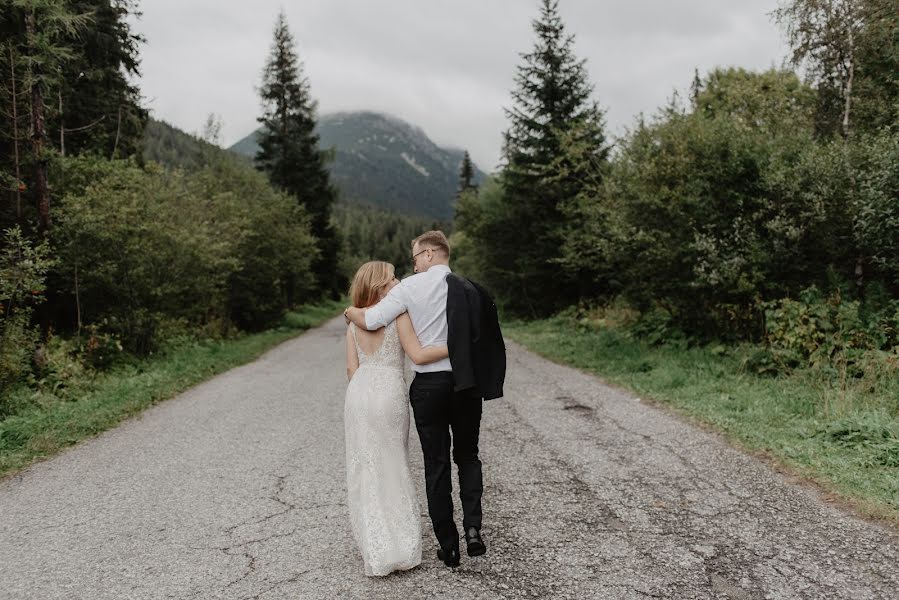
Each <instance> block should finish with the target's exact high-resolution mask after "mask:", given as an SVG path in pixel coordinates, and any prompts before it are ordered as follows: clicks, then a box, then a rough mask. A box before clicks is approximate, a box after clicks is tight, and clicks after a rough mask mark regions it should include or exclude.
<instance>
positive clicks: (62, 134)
mask: <svg viewBox="0 0 899 600" xmlns="http://www.w3.org/2000/svg"><path fill="white" fill-rule="evenodd" d="M57 95H58V96H59V155H60V156H65V155H66V123H65V119H64V118H63V114H62V90H59V91H58V92H57Z"/></svg>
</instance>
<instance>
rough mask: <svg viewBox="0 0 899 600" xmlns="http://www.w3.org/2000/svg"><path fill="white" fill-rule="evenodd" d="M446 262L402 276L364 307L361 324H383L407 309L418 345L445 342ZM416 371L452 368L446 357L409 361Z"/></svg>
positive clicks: (385, 325) (433, 344)
mask: <svg viewBox="0 0 899 600" xmlns="http://www.w3.org/2000/svg"><path fill="white" fill-rule="evenodd" d="M451 272H452V271H450V268H449V267H447V266H446V265H434V266H432V267H431V268H430V269H428V270H427V271H425V272H424V273H417V274H415V275H412V276H411V277H407V278H406V279H403V280H402V281H401V282H400V283H399V284H398V285H396V286H394V288H393V289H392V290H390V291H389V292H388V293H387V295H386V296H384V299H383V300H381V301H380V302H378V303H377V304H376V305H374V306H372V307H370V308H368V309H366V310H365V328H366V329H368V330H369V331H373V330H375V329H380V328H381V327H387V325H388V324H390V323H391V322H392V321H393V320H394V319H396V318H397V317H398V316H400V315H401V314H403V313H404V312H408V313H409V317H410V318H411V319H412V326H413V327H415V333H417V334H418V339H419V341H420V342H421V345H422V346H425V347H426V346H446V332H447V325H446V289H447V284H446V276H447V274H448V273H451ZM412 370H413V371H415V372H416V373H434V372H436V371H452V370H453V368H452V366H451V365H450V361H449V358H444V359H442V360H438V361H437V362H433V363H431V364H428V365H416V364H413V365H412Z"/></svg>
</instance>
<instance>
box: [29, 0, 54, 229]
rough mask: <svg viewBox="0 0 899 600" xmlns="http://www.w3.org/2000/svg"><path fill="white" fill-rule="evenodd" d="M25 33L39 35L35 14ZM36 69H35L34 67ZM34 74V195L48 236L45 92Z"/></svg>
mask: <svg viewBox="0 0 899 600" xmlns="http://www.w3.org/2000/svg"><path fill="white" fill-rule="evenodd" d="M25 31H26V34H27V36H28V40H29V42H31V40H34V38H35V36H36V35H37V26H36V24H35V18H34V13H31V14H29V15H28V16H27V17H26V18H25ZM32 68H35V67H32ZM35 75H37V74H35V73H33V74H32V83H31V131H32V133H31V152H32V154H33V155H34V195H35V200H36V202H37V212H38V231H40V232H41V233H42V234H44V235H46V234H47V232H48V231H49V230H50V188H49V186H48V185H47V158H46V157H45V156H44V142H45V140H46V139H47V131H46V129H45V127H44V125H45V124H44V92H43V90H42V89H41V85H42V84H41V82H40V78H39V77H36V76H35Z"/></svg>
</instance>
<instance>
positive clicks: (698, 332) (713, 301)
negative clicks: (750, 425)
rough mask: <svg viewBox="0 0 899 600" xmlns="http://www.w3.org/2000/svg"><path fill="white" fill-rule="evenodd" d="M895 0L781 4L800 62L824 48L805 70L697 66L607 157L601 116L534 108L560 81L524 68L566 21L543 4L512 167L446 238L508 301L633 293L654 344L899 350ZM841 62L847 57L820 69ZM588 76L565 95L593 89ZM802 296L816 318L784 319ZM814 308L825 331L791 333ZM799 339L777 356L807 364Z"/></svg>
mask: <svg viewBox="0 0 899 600" xmlns="http://www.w3.org/2000/svg"><path fill="white" fill-rule="evenodd" d="M831 4H833V5H835V4H841V5H842V4H846V5H848V4H853V6H855V7H856V9H858V11H859V12H858V14H857V19H856V20H855V21H852V23H853V24H852V27H855V28H856V29H855V30H853V34H852V35H850V36H849V37H851V38H852V39H851V40H849V39H848V38H847V37H846V36H847V35H848V34H847V33H846V32H845V31H844V30H840V31H839V32H835V31H833V29H832V27H831V26H836V25H834V23H831V24H830V25H826V23H824V21H822V19H823V16H822V15H824V16H826V15H827V14H830V13H828V12H827V11H828V10H831V9H832V8H833V7H832V6H830V5H831ZM887 4H889V5H890V6H893V7H894V8H895V6H896V5H895V2H893V3H892V4H891V3H890V2H888V1H887V0H883V1H881V0H871V1H870V2H862V1H860V0H859V1H858V2H836V0H834V1H832V2H828V1H826V0H796V2H793V3H790V5H789V7H790V10H785V11H783V12H781V13H780V18H781V19H782V20H784V21H785V25H787V28H788V30H789V32H791V33H792V34H793V35H794V37H793V38H792V39H793V41H794V42H795V43H797V44H799V46H797V47H796V55H795V57H794V58H795V59H796V60H797V62H806V63H809V62H811V63H814V66H815V68H809V70H808V71H809V80H808V81H807V82H803V81H802V80H800V78H799V77H798V76H797V75H796V74H794V73H792V72H790V71H783V70H770V71H767V72H748V71H745V70H742V69H737V68H733V69H717V70H715V71H712V72H711V73H708V74H707V75H705V76H704V77H699V76H697V78H696V80H695V81H694V82H693V86H692V94H691V96H690V98H689V100H688V101H687V102H686V103H684V102H682V101H680V100H678V99H677V97H675V98H674V99H673V100H672V102H671V103H670V104H669V105H668V106H666V107H664V108H663V109H661V110H660V111H659V112H658V114H657V115H656V116H655V117H654V118H652V119H648V120H647V119H644V118H642V117H641V118H640V120H639V121H638V122H637V123H636V125H635V126H634V128H633V129H632V130H630V131H629V132H628V133H627V134H626V135H625V136H624V137H623V138H622V139H620V140H619V141H618V143H617V147H616V148H615V152H614V153H613V154H612V155H611V156H610V157H609V158H608V160H605V159H606V157H607V155H606V146H605V143H604V140H603V139H602V137H598V136H597V132H599V131H601V130H599V129H597V128H595V127H594V128H590V127H589V126H588V125H585V124H584V123H583V122H579V121H578V119H572V120H571V123H570V125H569V126H567V127H566V129H565V130H563V131H559V130H558V129H552V128H550V127H549V123H551V122H552V119H551V116H550V115H551V113H546V112H544V111H542V110H541V109H540V106H541V105H540V103H539V100H541V99H545V98H547V97H549V96H548V95H547V94H546V93H545V92H540V93H537V92H538V91H541V90H543V88H542V87H541V82H545V81H551V79H549V78H548V77H546V76H545V75H541V72H540V71H539V70H537V69H536V68H535V67H534V64H533V63H534V61H535V57H539V56H551V55H552V52H553V49H554V48H558V47H559V45H558V40H559V39H561V38H560V36H559V35H558V34H553V35H552V36H548V33H547V32H557V31H559V30H560V25H559V24H558V23H559V22H558V19H557V16H555V15H554V13H553V12H552V10H553V9H554V3H551V2H546V1H544V2H543V3H542V5H543V13H542V16H541V19H540V20H539V21H538V22H537V24H536V31H537V38H538V41H537V46H536V47H537V50H536V51H535V53H534V54H531V55H525V56H524V59H525V66H524V67H522V68H521V69H520V73H524V74H526V75H520V76H519V83H518V86H519V88H518V90H517V91H516V92H515V96H516V99H518V98H519V97H521V96H525V97H529V96H527V94H529V93H533V94H534V97H533V98H534V99H533V100H532V101H531V103H530V104H523V108H521V109H516V110H514V111H510V119H511V127H510V135H509V143H508V147H507V150H506V156H507V164H506V165H505V167H504V168H503V170H502V171H501V172H500V173H499V174H498V175H497V177H496V178H495V180H494V181H492V182H490V183H489V184H488V185H485V186H483V187H482V189H481V190H480V192H479V193H477V194H474V193H466V194H462V195H461V197H460V199H459V205H458V213H457V220H456V223H455V225H456V233H455V234H454V241H455V242H456V244H457V246H458V248H459V249H460V251H461V252H460V255H461V256H460V258H461V259H462V263H463V265H464V267H465V269H466V270H467V271H469V273H470V274H472V275H474V276H476V277H480V278H482V279H483V280H484V281H485V282H486V283H487V284H488V285H489V286H491V287H492V288H493V289H494V290H495V291H496V293H497V295H498V297H499V298H500V299H501V300H502V301H503V304H504V305H505V308H506V310H507V311H509V312H511V313H513V314H521V315H532V314H539V313H540V312H542V311H546V310H551V309H555V308H557V307H558V303H559V302H560V301H567V302H568V303H569V304H571V303H576V302H580V303H582V304H590V305H606V304H609V303H612V302H615V303H620V302H625V303H627V305H628V306H630V307H631V308H632V309H635V310H636V311H637V312H638V314H640V315H642V317H641V320H640V321H641V324H640V325H638V327H637V329H639V330H641V331H643V332H644V333H649V334H651V335H652V336H655V337H656V339H664V337H665V336H667V337H668V338H670V337H671V336H672V335H675V333H674V332H679V333H683V334H686V335H687V336H688V337H690V338H692V339H700V340H707V339H712V338H716V339H725V340H732V341H736V340H759V341H766V342H767V343H768V344H769V345H770V346H771V347H772V348H773V349H776V348H777V347H779V345H783V344H784V343H785V342H784V340H786V339H788V338H789V339H792V337H791V336H793V337H797V338H801V337H802V336H805V338H804V339H810V340H816V341H814V342H809V343H814V344H818V345H817V346H816V348H817V350H816V352H817V354H815V356H818V357H820V356H822V355H824V356H827V357H829V359H834V357H835V356H837V355H841V356H845V353H843V350H845V349H849V348H854V349H856V350H859V351H864V350H871V351H889V350H890V349H893V348H895V347H896V346H897V339H896V334H895V330H896V323H895V315H896V310H897V308H899V276H897V270H899V180H897V177H899V171H897V169H896V165H897V164H899V155H897V149H899V120H897V116H899V112H897V110H896V109H897V106H899V105H897V104H896V98H897V95H896V92H897V89H899V88H897V86H899V70H897V68H896V65H897V62H896V56H897V55H896V49H897V44H899V29H897V22H896V19H895V15H896V14H899V12H897V11H895V10H894V11H893V12H892V13H891V15H892V16H889V15H887V13H886V12H884V10H885V9H883V7H884V6H886V5H887ZM816 11H817V12H816ZM797 15H798V16H797ZM796 19H800V20H801V19H805V21H801V22H800V21H797V20H796ZM810 21H814V22H815V23H817V24H818V25H821V28H820V30H818V32H817V33H815V31H816V30H815V29H814V28H810V26H809V25H808V23H809V22H810ZM822 23H824V25H822ZM825 25H826V26H825ZM837 33H839V34H840V35H837ZM796 35H799V36H800V38H801V39H799V38H796V37H795V36H796ZM816 36H817V37H816ZM547 38H549V39H547ZM872 40H877V44H880V45H879V46H878V48H879V50H878V52H877V53H876V60H875V56H874V54H873V52H874V50H873V49H874V45H875V42H874V41H872ZM841 44H842V45H841ZM847 44H850V46H847ZM851 44H854V46H852V45H851ZM848 47H852V48H855V51H854V52H855V53H854V54H852V55H851V56H848V57H847V55H846V54H845V52H844V51H846V48H848ZM825 49H826V50H828V52H832V54H826V53H825V52H824V50H825ZM841 52H842V53H841ZM828 57H830V58H828ZM833 57H838V58H839V60H840V61H843V62H841V63H840V64H839V65H834V64H829V63H828V64H825V62H826V61H827V60H830V59H831V58H833ZM834 60H836V59H834ZM556 61H557V62H556V63H555V64H562V63H560V62H559V61H561V59H559V58H557V59H556ZM816 61H817V62H816ZM822 61H824V62H822ZM846 61H849V63H847V62H846ZM563 62H564V61H563ZM840 65H842V66H840ZM847 65H848V66H847ZM853 69H854V71H853ZM559 72H561V71H559ZM575 73H576V71H572V75H571V77H568V78H566V81H573V80H576V79H577V75H576V74H575ZM853 73H854V75H853V77H854V79H852V81H851V82H850V80H849V79H848V77H849V76H850V75H852V74H853ZM841 74H845V75H846V77H847V79H845V80H840V79H839V76H841ZM841 81H842V83H841ZM853 86H854V87H853ZM874 88H876V89H874ZM553 89H554V90H555V89H558V88H553ZM578 89H580V90H582V92H581V93H574V92H572V93H571V96H570V98H571V99H570V102H571V104H570V105H574V103H575V102H576V101H577V100H578V99H581V98H584V97H585V96H584V94H586V90H588V89H589V87H588V86H587V85H586V84H584V86H582V87H581V88H578ZM837 92H838V93H837ZM835 93H836V94H837V97H838V100H839V102H838V103H837V104H833V98H832V97H831V96H833V95H834V94H835ZM835 106H837V107H838V109H836V110H837V112H836V113H834V112H833V111H834V110H835V109H834V107H835ZM828 107H829V108H828ZM847 111H848V112H847ZM594 114H595V113H594ZM531 115H533V117H532V116H531ZM847 115H849V116H848V121H847ZM589 122H590V120H587V123H589ZM594 122H595V121H594ZM847 123H848V124H847ZM585 128H586V129H585ZM528 190H533V191H534V192H536V193H534V195H533V196H531V197H529V195H528V194H529V192H528ZM560 190H561V191H560ZM531 198H538V199H539V200H540V201H541V202H544V204H535V203H534V200H532V199H531ZM535 207H542V208H539V209H538V208H535ZM522 215H529V216H530V221H528V220H525V219H523V217H522ZM535 223H536V224H535ZM571 282H575V285H572V284H571ZM797 302H799V303H800V304H796V303H797ZM800 306H801V307H804V308H801V310H800V308H799V307H800ZM791 311H792V312H791ZM796 311H799V313H797V314H800V313H801V314H802V315H807V316H803V317H801V318H800V317H797V318H796V319H794V320H789V319H788V320H786V321H785V320H784V317H783V315H786V314H793V313H796ZM803 311H805V312H803ZM803 319H805V321H804V323H805V325H803V327H805V326H808V327H811V328H812V329H815V328H817V330H816V332H814V333H807V332H805V333H801V334H800V333H796V332H790V333H784V328H787V329H789V328H790V327H792V326H793V325H791V324H796V325H795V326H796V327H797V328H798V327H799V325H798V323H799V322H800V321H803ZM785 323H786V325H785ZM660 334H661V335H660ZM794 334H795V336H794ZM834 336H837V337H838V338H839V339H837V338H835V337H834ZM841 336H842V337H841ZM790 343H792V342H790ZM797 343H798V342H797ZM803 343H805V342H803ZM794 350H795V349H790V350H789V352H787V354H789V356H790V357H791V358H790V359H789V360H785V361H781V362H780V364H779V365H778V366H777V368H785V367H789V366H790V365H793V366H795V365H797V364H800V363H802V361H809V360H813V359H812V358H811V356H812V353H810V352H809V351H804V353H799V354H795V352H794ZM773 354H777V353H776V352H775V353H773ZM773 354H772V353H769V354H768V355H767V356H768V359H770V360H773V359H772V358H771V357H772V356H773ZM780 356H785V355H784V354H783V353H781V354H780ZM853 360H854V359H853ZM775 362H777V361H776V360H775Z"/></svg>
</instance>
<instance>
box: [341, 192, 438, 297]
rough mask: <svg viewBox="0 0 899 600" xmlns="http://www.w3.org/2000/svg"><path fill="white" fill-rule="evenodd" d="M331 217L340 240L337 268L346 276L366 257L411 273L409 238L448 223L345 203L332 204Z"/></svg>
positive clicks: (402, 272) (400, 274) (405, 272)
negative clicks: (339, 262)
mask: <svg viewBox="0 0 899 600" xmlns="http://www.w3.org/2000/svg"><path fill="white" fill-rule="evenodd" d="M334 221H335V224H336V226H337V229H338V230H339V231H340V233H341V237H342V238H343V241H344V251H343V260H342V263H341V270H342V272H343V274H344V276H345V277H346V279H347V280H350V279H351V278H352V276H353V274H354V273H355V272H356V269H357V268H359V265H361V264H362V263H364V262H367V261H370V260H383V261H385V262H389V263H390V264H392V265H393V266H394V267H395V268H396V274H397V276H398V277H403V276H404V275H411V274H412V264H411V261H410V255H411V247H410V242H411V241H412V240H413V239H415V238H416V237H418V236H419V235H421V233H422V232H424V231H429V230H431V229H442V230H443V231H445V232H447V233H448V232H449V223H444V222H440V221H435V220H433V219H428V218H426V217H417V216H407V215H400V214H397V213H393V212H389V211H385V210H382V209H377V208H366V207H361V206H352V205H347V204H338V205H337V206H336V207H335V209H334Z"/></svg>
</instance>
